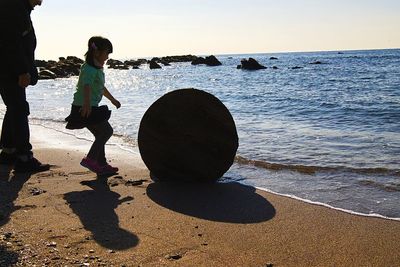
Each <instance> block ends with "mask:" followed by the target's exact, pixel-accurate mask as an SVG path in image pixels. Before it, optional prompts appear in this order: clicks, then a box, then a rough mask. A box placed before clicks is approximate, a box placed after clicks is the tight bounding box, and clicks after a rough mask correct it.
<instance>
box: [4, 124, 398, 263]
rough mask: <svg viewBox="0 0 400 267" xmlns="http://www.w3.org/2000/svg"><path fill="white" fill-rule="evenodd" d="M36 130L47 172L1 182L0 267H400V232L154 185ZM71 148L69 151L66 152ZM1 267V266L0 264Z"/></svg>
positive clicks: (237, 196) (214, 190) (367, 221)
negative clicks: (111, 172)
mask: <svg viewBox="0 0 400 267" xmlns="http://www.w3.org/2000/svg"><path fill="white" fill-rule="evenodd" d="M60 134H61V133H57V132H56V131H55V130H54V131H49V130H48V129H45V128H43V127H40V126H35V125H32V126H31V135H32V143H33V147H34V154H35V156H36V157H37V158H38V159H39V160H41V161H43V162H47V163H50V164H52V168H51V170H50V171H48V172H43V173H37V174H32V175H13V174H12V173H11V174H10V177H7V178H8V179H4V177H3V178H2V179H1V180H0V205H1V206H0V207H1V211H2V216H1V217H2V220H1V221H0V226H1V228H0V252H1V253H0V263H2V264H4V266H14V265H15V264H17V263H18V264H22V265H33V264H37V265H39V264H40V265H43V264H47V265H51V266H52V265H57V266H59V265H60V266H61V265H62V266H64V265H73V266H74V265H80V266H82V265H85V266H88V264H90V266H121V265H125V266H228V265H229V266H330V265H338V266H395V265H396V264H398V263H399V262H400V252H398V251H397V250H396V249H395V248H396V247H397V245H398V243H399V242H400V223H399V222H398V221H391V220H386V219H381V218H372V217H365V216H357V215H352V214H348V213H344V212H341V211H337V210H333V209H331V208H327V207H323V206H318V205H312V204H309V203H305V202H302V201H299V200H296V199H292V198H289V197H284V196H279V195H275V194H272V193H268V192H266V191H261V190H257V189H255V188H254V187H250V186H245V185H241V184H238V183H227V184H223V183H220V184H213V185H183V184H173V185H166V184H159V183H153V182H152V181H151V180H150V178H149V173H148V170H147V169H146V167H145V166H144V163H143V162H142V161H141V159H140V155H135V154H133V153H130V152H126V151H125V152H124V151H121V150H120V149H119V148H118V147H113V146H107V147H106V150H107V152H106V154H107V155H108V158H109V160H111V164H114V165H116V166H118V167H119V168H120V173H119V175H116V176H112V177H109V178H108V179H107V180H102V179H97V178H96V176H95V175H94V174H93V173H91V172H89V171H87V170H86V169H84V168H83V167H81V166H80V165H79V161H80V159H81V158H82V157H83V156H84V153H86V151H87V149H88V148H89V146H90V143H89V142H87V141H85V140H77V139H76V138H73V137H72V136H70V137H68V136H62V135H60ZM66 147H69V149H66ZM0 265H1V264H0Z"/></svg>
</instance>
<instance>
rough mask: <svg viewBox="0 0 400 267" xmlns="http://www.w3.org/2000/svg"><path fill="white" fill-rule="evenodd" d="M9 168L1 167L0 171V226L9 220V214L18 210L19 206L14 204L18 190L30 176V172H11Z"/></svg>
mask: <svg viewBox="0 0 400 267" xmlns="http://www.w3.org/2000/svg"><path fill="white" fill-rule="evenodd" d="M10 174H11V173H10V170H9V169H8V170H5V169H1V172H0V227H1V226H3V225H6V224H7V223H8V221H9V220H10V216H11V214H12V213H13V212H14V211H16V210H19V209H20V208H21V207H20V206H15V204H14V202H15V200H17V198H18V195H19V192H20V191H21V189H22V188H23V186H24V184H25V183H26V182H27V181H28V180H29V178H30V177H31V174H30V173H18V174H15V173H12V174H11V175H10Z"/></svg>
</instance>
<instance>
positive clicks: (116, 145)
mask: <svg viewBox="0 0 400 267" xmlns="http://www.w3.org/2000/svg"><path fill="white" fill-rule="evenodd" d="M31 125H34V126H36V127H42V128H44V129H46V130H47V131H55V132H57V133H59V134H62V135H67V136H70V137H72V138H76V139H80V140H82V141H84V142H91V140H90V138H85V137H79V136H77V135H74V134H73V131H69V132H70V133H69V132H64V131H62V130H58V129H54V128H52V127H47V126H44V125H42V124H40V123H33V124H31ZM45 135H46V134H45ZM113 138H116V139H119V138H120V136H117V137H112V139H113ZM112 139H111V141H109V143H112V144H108V147H114V149H117V150H118V149H121V151H124V152H127V153H132V154H133V155H136V156H139V158H140V152H139V149H138V148H137V150H135V148H133V149H131V148H130V147H129V145H126V146H125V145H124V144H123V140H116V141H115V142H113V140H112ZM64 149H66V150H71V149H74V146H73V145H69V146H64ZM83 152H86V151H83ZM116 153H117V151H116ZM140 160H141V159H140ZM234 164H235V163H234ZM239 183H240V182H239ZM241 184H243V185H246V186H251V187H254V188H255V189H257V190H261V191H264V192H267V193H271V194H274V195H278V196H283V197H287V198H290V199H295V200H298V201H302V202H304V203H308V204H311V205H317V206H322V207H326V208H330V209H333V210H337V211H340V212H344V213H347V214H351V215H356V216H363V217H371V218H380V219H385V220H391V221H400V218H397V217H389V216H385V215H382V214H379V213H371V214H368V213H362V212H357V211H353V210H350V209H345V208H339V207H335V206H332V205H329V204H327V203H324V202H319V201H313V200H309V199H305V198H301V197H297V196H295V195H290V194H285V193H279V192H275V191H273V190H270V189H268V188H265V187H261V186H253V185H248V184H244V183H241Z"/></svg>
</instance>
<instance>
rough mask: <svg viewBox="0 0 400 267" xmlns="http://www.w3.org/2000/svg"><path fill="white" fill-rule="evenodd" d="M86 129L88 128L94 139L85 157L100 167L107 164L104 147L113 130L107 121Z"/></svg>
mask: <svg viewBox="0 0 400 267" xmlns="http://www.w3.org/2000/svg"><path fill="white" fill-rule="evenodd" d="M86 128H88V129H89V131H90V132H91V133H92V134H93V135H94V137H95V140H94V142H93V144H92V146H91V147H90V150H89V153H88V154H87V157H88V158H90V159H94V160H96V161H97V162H98V163H99V164H100V165H105V164H106V163H107V160H106V156H105V145H106V143H107V141H108V140H109V139H110V137H111V136H112V134H113V128H112V127H111V125H110V124H109V123H108V121H103V122H101V123H98V124H95V125H90V126H86Z"/></svg>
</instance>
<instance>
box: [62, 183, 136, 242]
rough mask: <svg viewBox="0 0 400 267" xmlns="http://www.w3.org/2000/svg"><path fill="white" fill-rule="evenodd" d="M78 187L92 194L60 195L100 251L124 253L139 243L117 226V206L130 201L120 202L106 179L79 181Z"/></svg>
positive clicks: (133, 235) (127, 198)
mask: <svg viewBox="0 0 400 267" xmlns="http://www.w3.org/2000/svg"><path fill="white" fill-rule="evenodd" d="M81 184H83V185H86V186H89V187H90V188H92V189H93V190H85V191H77V192H70V193H67V194H65V195H64V199H65V200H66V201H67V202H68V204H69V207H70V208H71V209H72V211H73V212H74V213H75V214H76V215H78V216H79V219H80V220H81V222H82V225H83V227H84V228H85V229H86V230H88V231H90V232H91V233H92V237H93V239H94V240H95V241H96V242H97V243H98V244H99V245H101V246H102V247H105V248H107V249H111V250H126V249H129V248H132V247H135V246H136V245H137V244H138V243H139V239H138V237H137V236H136V235H135V234H133V233H131V232H129V231H127V230H125V229H122V228H121V227H120V226H119V219H118V216H117V214H116V213H115V209H116V208H117V207H118V205H120V204H122V203H123V202H126V201H131V200H133V198H132V197H125V198H123V199H120V195H119V194H118V193H115V192H113V191H111V190H110V187H109V185H108V184H107V177H98V179H96V180H91V181H83V182H81Z"/></svg>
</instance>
